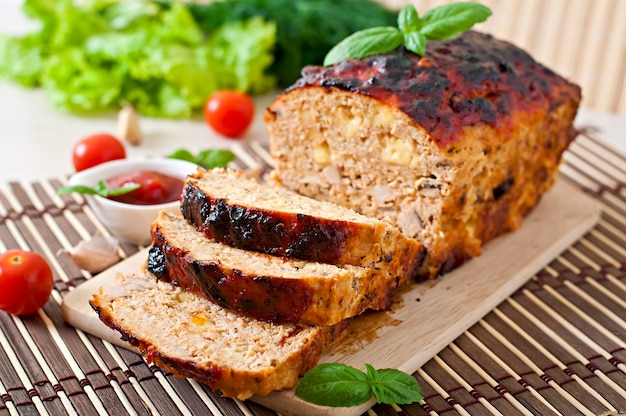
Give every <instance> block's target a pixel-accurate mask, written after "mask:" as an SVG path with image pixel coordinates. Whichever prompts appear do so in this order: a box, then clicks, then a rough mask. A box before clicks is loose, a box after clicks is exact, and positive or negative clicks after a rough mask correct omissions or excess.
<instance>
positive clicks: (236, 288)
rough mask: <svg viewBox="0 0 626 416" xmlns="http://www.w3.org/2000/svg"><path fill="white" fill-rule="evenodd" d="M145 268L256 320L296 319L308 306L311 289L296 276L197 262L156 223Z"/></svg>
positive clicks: (296, 320)
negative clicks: (295, 277) (174, 244)
mask: <svg viewBox="0 0 626 416" xmlns="http://www.w3.org/2000/svg"><path fill="white" fill-rule="evenodd" d="M152 236H153V240H154V242H153V246H152V247H151V248H150V251H149V255H148V266H147V267H148V270H149V271H150V272H152V273H153V274H154V275H155V276H156V277H157V278H158V279H160V280H163V281H166V282H169V283H171V284H173V285H175V286H180V287H182V288H184V289H186V290H191V291H193V292H195V293H197V294H199V295H201V296H204V297H205V298H207V299H209V300H211V301H213V302H215V303H217V304H218V305H220V306H222V307H224V308H228V309H231V310H235V311H238V312H240V313H243V314H245V315H247V316H251V317H253V318H256V319H262V320H265V321H270V322H275V323H295V322H298V321H299V319H300V317H301V316H302V314H303V313H304V311H306V309H307V308H308V307H309V306H310V305H311V302H312V299H313V291H314V290H313V288H311V287H310V286H309V285H308V284H306V283H305V282H303V281H301V280H298V279H289V278H280V277H268V276H251V275H248V274H246V273H244V272H242V271H241V270H237V269H229V268H226V267H224V266H222V265H221V264H220V263H219V261H215V262H213V261H202V262H200V261H197V260H193V259H191V258H190V257H189V256H187V255H186V253H185V251H183V250H181V249H180V248H177V247H173V246H172V245H170V244H169V243H168V241H167V239H166V238H165V237H164V236H163V234H162V233H161V232H160V227H158V226H156V227H155V228H154V229H153V232H152Z"/></svg>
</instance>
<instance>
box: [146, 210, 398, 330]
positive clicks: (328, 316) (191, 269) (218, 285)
mask: <svg viewBox="0 0 626 416" xmlns="http://www.w3.org/2000/svg"><path fill="white" fill-rule="evenodd" d="M152 239H153V245H152V247H151V248H150V251H149V258H148V266H147V267H148V270H149V271H151V272H152V273H153V274H154V275H156V276H157V277H158V278H159V279H160V280H163V281H167V282H171V283H172V284H174V285H175V286H180V287H182V288H185V289H188V290H191V291H194V292H196V293H199V294H201V295H203V296H205V297H206V298H208V299H210V300H212V301H213V302H215V303H218V304H219V305H220V306H222V307H224V308H228V309H232V310H235V311H237V312H239V313H241V314H245V315H247V316H251V317H253V318H257V319H262V320H267V321H271V322H275V323H302V324H312V325H332V324H336V323H338V322H340V321H342V320H344V319H346V318H351V317H353V316H356V315H359V314H360V313H362V312H364V311H365V310H367V309H374V310H382V309H387V308H389V307H390V306H391V302H392V300H393V296H394V294H395V292H396V289H397V286H398V279H397V278H396V277H395V276H393V275H391V274H389V273H388V272H387V271H386V270H381V269H375V268H369V267H359V266H350V265H345V266H341V267H339V266H335V265H331V264H322V263H315V262H308V261H304V260H294V259H286V258H284V257H277V256H272V255H269V254H264V253H258V252H252V251H246V250H241V249H238V248H234V247H230V246H227V245H225V244H222V243H219V242H217V241H216V240H213V239H210V238H207V237H206V236H205V235H204V234H203V233H201V232H198V231H196V230H195V229H194V228H193V226H191V225H190V224H188V223H187V221H185V220H184V219H183V218H182V217H180V216H177V215H174V214H170V213H167V212H165V211H163V212H161V213H160V214H159V216H158V218H157V219H156V220H155V222H154V224H153V228H152Z"/></svg>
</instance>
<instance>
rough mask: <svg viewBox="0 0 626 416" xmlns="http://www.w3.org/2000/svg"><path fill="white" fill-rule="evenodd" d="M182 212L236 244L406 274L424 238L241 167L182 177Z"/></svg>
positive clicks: (197, 224) (419, 255)
mask: <svg viewBox="0 0 626 416" xmlns="http://www.w3.org/2000/svg"><path fill="white" fill-rule="evenodd" d="M181 212H182V214H183V216H184V217H185V218H186V219H187V220H188V221H189V222H190V223H191V224H193V225H194V226H195V227H197V229H198V230H199V231H201V232H203V233H204V234H206V235H207V236H208V237H210V238H213V239H216V240H218V241H220V242H223V243H225V244H228V245H230V246H233V247H237V248H241V249H245V250H251V251H258V252H263V253H268V254H272V255H276V256H284V257H288V258H295V259H301V260H308V261H313V262H319V263H328V264H337V265H354V266H363V267H375V268H378V269H384V270H386V271H388V272H389V273H391V274H392V275H393V276H395V277H397V279H398V280H399V281H400V283H403V282H406V281H407V280H408V279H409V278H410V276H411V273H412V272H413V271H414V270H415V269H416V268H417V266H418V265H419V263H420V262H421V261H422V260H423V255H424V251H425V250H424V246H423V245H422V244H421V243H418V242H417V241H416V240H414V239H411V238H409V237H407V236H405V235H404V234H402V232H401V231H400V230H399V229H398V228H397V227H395V226H393V225H391V224H390V223H388V222H385V221H381V220H379V219H376V218H368V217H365V216H363V215H360V214H357V213H356V212H354V211H353V210H350V209H347V208H344V207H342V206H338V205H336V204H332V203H328V202H320V201H317V200H314V199H311V198H307V197H303V196H301V195H298V194H296V193H294V192H292V191H289V190H288V189H285V188H283V187H276V186H272V185H270V184H260V183H258V182H257V181H255V180H253V179H251V178H249V177H247V176H246V175H245V174H244V173H242V172H241V171H235V170H229V169H212V170H209V171H205V170H202V169H199V170H198V171H197V172H196V173H195V174H192V175H189V176H188V177H187V179H186V181H185V187H184V189H183V195H182V200H181Z"/></svg>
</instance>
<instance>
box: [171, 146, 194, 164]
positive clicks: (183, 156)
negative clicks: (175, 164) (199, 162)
mask: <svg viewBox="0 0 626 416" xmlns="http://www.w3.org/2000/svg"><path fill="white" fill-rule="evenodd" d="M167 157H168V158H170V159H180V160H186V161H187V162H192V163H196V158H195V156H194V155H193V154H191V152H190V151H189V150H187V149H178V150H174V152H172V153H171V154H169V155H168V156H167Z"/></svg>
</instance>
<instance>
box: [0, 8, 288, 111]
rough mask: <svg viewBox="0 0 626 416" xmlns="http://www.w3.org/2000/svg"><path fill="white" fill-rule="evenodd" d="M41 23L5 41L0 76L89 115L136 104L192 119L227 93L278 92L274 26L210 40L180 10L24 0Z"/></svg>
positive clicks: (257, 23)
mask: <svg viewBox="0 0 626 416" xmlns="http://www.w3.org/2000/svg"><path fill="white" fill-rule="evenodd" d="M23 10H24V12H25V14H26V15H27V16H29V17H31V18H33V19H36V20H38V21H39V23H40V29H39V30H38V31H37V32H34V33H30V34H27V35H25V36H23V37H6V36H5V37H0V76H1V77H3V78H6V79H9V80H12V81H15V82H19V83H20V84H22V85H24V86H28V87H35V86H42V87H43V89H44V90H45V93H46V96H47V97H48V99H49V100H50V102H52V104H53V105H55V106H57V107H59V108H63V109H66V110H69V111H72V112H79V113H86V112H94V111H103V110H109V109H119V108H121V106H122V105H123V104H124V103H130V104H132V105H133V106H134V107H135V108H136V109H137V111H138V112H139V113H141V114H143V115H147V116H153V117H173V118H180V117H190V116H191V115H192V114H193V113H194V112H196V111H198V110H200V109H201V108H202V106H203V104H204V102H205V101H206V99H207V97H208V96H209V95H210V94H211V93H212V92H214V91H216V90H219V89H226V88H229V89H236V90H239V91H244V92H249V93H262V92H267V91H269V90H271V89H272V88H273V87H274V86H275V85H276V80H275V78H274V77H273V76H270V75H268V74H267V72H268V71H267V69H268V68H269V67H270V65H271V64H272V62H273V48H274V45H275V42H276V27H275V24H274V23H271V22H267V21H265V20H263V19H261V18H251V19H246V20H242V21H233V22H227V23H225V24H223V25H221V26H220V27H219V28H218V29H217V30H216V31H215V33H211V34H208V35H207V34H205V33H204V32H203V31H202V30H201V29H200V27H199V26H198V24H197V23H196V21H195V20H194V17H193V15H192V14H191V12H190V11H189V9H188V7H187V6H186V5H184V4H182V3H176V2H174V3H172V4H170V5H167V6H164V5H162V4H159V3H157V2H155V1H152V0H127V1H124V2H117V1H112V0H87V1H84V2H74V1H73V0H58V1H56V2H49V1H46V0H25V2H24V5H23Z"/></svg>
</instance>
